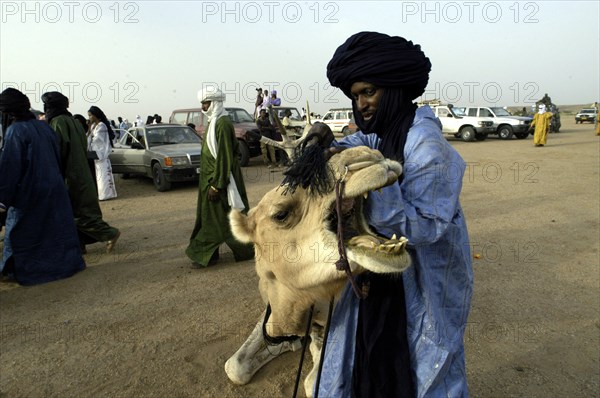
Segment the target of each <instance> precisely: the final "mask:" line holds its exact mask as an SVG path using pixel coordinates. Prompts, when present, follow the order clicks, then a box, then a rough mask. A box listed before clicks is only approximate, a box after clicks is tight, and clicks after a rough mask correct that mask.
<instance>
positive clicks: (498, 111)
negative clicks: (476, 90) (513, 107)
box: [492, 108, 512, 116]
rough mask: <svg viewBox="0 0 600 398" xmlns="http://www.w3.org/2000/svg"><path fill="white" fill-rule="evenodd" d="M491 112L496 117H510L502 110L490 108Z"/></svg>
mask: <svg viewBox="0 0 600 398" xmlns="http://www.w3.org/2000/svg"><path fill="white" fill-rule="evenodd" d="M492 111H493V112H494V113H495V114H496V116H512V115H511V114H510V113H508V112H507V111H506V109H504V108H492Z"/></svg>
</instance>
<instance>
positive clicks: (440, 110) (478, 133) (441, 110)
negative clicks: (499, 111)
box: [431, 105, 494, 141]
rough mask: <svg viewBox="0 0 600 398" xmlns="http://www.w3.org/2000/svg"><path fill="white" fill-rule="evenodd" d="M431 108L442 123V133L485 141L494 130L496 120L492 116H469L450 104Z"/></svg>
mask: <svg viewBox="0 0 600 398" xmlns="http://www.w3.org/2000/svg"><path fill="white" fill-rule="evenodd" d="M431 109H432V110H433V113H435V115H436V116H437V117H438V119H439V120H440V122H441V123H442V133H444V134H452V135H453V136H455V137H456V138H461V139H462V140H463V141H475V140H477V141H483V140H485V139H486V138H487V135H488V134H489V133H493V132H494V127H493V125H494V122H493V121H492V119H490V118H481V117H469V116H466V115H465V114H463V113H462V112H461V111H460V109H458V108H454V107H452V106H449V105H439V106H434V107H433V108H431Z"/></svg>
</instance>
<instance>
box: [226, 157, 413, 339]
mask: <svg viewBox="0 0 600 398" xmlns="http://www.w3.org/2000/svg"><path fill="white" fill-rule="evenodd" d="M327 166H328V170H329V173H328V175H329V178H330V181H329V182H330V184H329V185H330V186H331V189H329V190H327V192H321V193H319V194H315V193H314V192H311V190H310V189H309V188H307V189H305V188H303V187H301V186H300V187H297V188H296V189H295V190H293V191H292V190H286V189H285V186H280V187H278V188H275V189H273V190H271V191H270V192H268V193H267V194H265V196H264V197H263V198H262V199H261V201H260V202H259V203H258V205H257V206H256V207H254V208H253V209H252V210H250V212H248V214H247V215H244V214H242V213H240V212H239V211H236V210H233V211H232V212H231V213H230V216H229V218H230V222H231V228H232V232H233V234H234V236H235V237H236V239H238V240H240V241H242V242H247V243H249V242H252V243H254V246H255V250H256V271H257V273H258V276H259V289H260V292H261V295H262V298H263V299H264V300H265V302H269V303H270V305H271V308H272V314H271V317H270V319H269V327H270V329H269V330H270V334H271V335H275V336H278V335H279V336H281V335H294V334H296V335H300V334H303V332H304V327H305V325H306V319H307V313H308V310H309V308H310V307H311V305H313V304H314V303H316V302H319V301H321V302H322V301H328V300H329V299H331V298H332V297H335V296H336V295H338V294H339V293H340V291H341V289H342V287H343V286H344V284H345V283H346V282H347V279H346V275H345V273H344V272H343V271H338V270H337V269H336V266H335V263H336V261H337V260H338V259H339V258H340V255H339V252H338V237H337V232H338V221H339V219H338V215H337V211H336V203H337V202H339V203H340V205H341V206H340V207H341V214H343V216H342V228H341V229H342V231H343V239H342V240H343V245H344V246H345V250H346V254H347V258H348V260H349V263H350V268H351V270H352V272H353V274H357V273H360V272H363V271H365V270H369V271H372V272H377V273H398V272H402V271H403V270H404V269H405V268H406V267H408V265H409V264H410V260H409V256H408V254H407V252H406V244H407V240H406V239H405V238H403V237H400V238H396V237H395V236H394V237H382V236H378V235H377V234H376V233H375V232H374V231H373V230H372V229H371V228H369V226H368V224H367V221H366V219H365V217H364V215H363V207H364V201H365V198H366V197H367V196H368V195H369V193H370V192H371V191H374V190H377V189H379V188H382V187H384V186H387V185H390V184H393V183H395V182H396V181H397V179H398V177H399V176H400V174H401V171H402V167H401V166H400V164H399V163H397V162H395V161H392V160H389V159H385V158H384V157H383V155H382V154H381V153H380V152H379V151H376V150H373V149H370V148H367V147H356V148H350V149H346V150H344V151H341V152H339V153H336V154H334V155H333V156H332V157H331V158H330V159H329V160H328V162H327ZM341 179H343V180H344V181H345V188H344V192H343V196H342V198H341V199H340V200H339V201H338V200H336V191H335V189H334V186H335V182H336V181H337V180H341Z"/></svg>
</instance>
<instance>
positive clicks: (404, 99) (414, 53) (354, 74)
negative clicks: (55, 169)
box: [327, 32, 431, 162]
mask: <svg viewBox="0 0 600 398" xmlns="http://www.w3.org/2000/svg"><path fill="white" fill-rule="evenodd" d="M430 71H431V62H429V58H427V57H426V56H425V54H424V53H423V51H421V46H419V45H418V44H413V42H411V41H408V40H406V39H404V38H402V37H397V36H388V35H386V34H383V33H377V32H360V33H357V34H355V35H353V36H351V37H350V38H348V40H346V42H345V43H344V44H342V45H341V46H340V47H338V49H337V50H336V51H335V54H333V58H332V59H331V61H329V64H328V65H327V78H328V79H329V82H330V83H331V85H332V86H334V87H339V88H340V89H341V90H342V91H343V92H344V94H345V95H346V96H347V97H348V98H350V99H352V94H351V92H350V88H351V87H352V84H354V83H356V82H367V83H371V84H373V85H375V86H376V87H378V88H379V89H382V90H383V93H382V97H381V99H380V102H379V105H378V108H377V112H376V114H375V115H374V117H373V118H372V119H371V120H369V122H368V123H365V121H364V119H363V118H362V115H361V114H360V112H359V111H358V110H357V109H356V103H355V101H352V108H353V110H354V117H355V119H356V124H357V125H358V127H359V128H360V130H361V131H362V132H363V133H365V134H371V133H375V134H377V135H378V136H379V137H380V138H381V143H380V147H379V150H380V151H381V152H382V153H383V154H384V155H385V156H386V157H388V158H392V159H395V160H398V161H400V162H403V161H404V153H403V151H404V144H405V143H406V135H407V134H408V130H409V128H410V126H411V125H412V122H413V119H414V116H415V111H416V105H414V104H413V103H412V100H413V99H415V98H417V97H419V96H420V95H422V94H423V92H424V91H425V87H427V82H428V81H429V72H430Z"/></svg>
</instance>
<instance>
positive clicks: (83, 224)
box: [42, 91, 121, 253]
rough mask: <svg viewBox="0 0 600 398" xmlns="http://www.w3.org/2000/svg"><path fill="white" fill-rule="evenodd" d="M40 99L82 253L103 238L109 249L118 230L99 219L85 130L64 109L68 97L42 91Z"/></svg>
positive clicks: (116, 238)
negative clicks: (56, 145)
mask: <svg viewBox="0 0 600 398" xmlns="http://www.w3.org/2000/svg"><path fill="white" fill-rule="evenodd" d="M42 102H43V103H44V112H45V113H46V120H47V121H48V123H49V124H50V127H52V129H53V130H54V131H55V132H56V133H57V135H58V138H59V145H60V160H61V168H62V173H63V176H64V177H65V183H66V185H67V189H68V191H69V198H70V199H71V207H72V209H73V215H74V217H75V224H76V225H77V231H78V234H79V241H80V244H81V249H82V251H83V252H84V253H85V252H86V249H85V245H88V244H92V243H96V242H106V250H107V252H108V253H110V252H111V251H112V250H113V248H114V246H115V244H116V242H117V240H118V239H119V236H120V235H121V233H120V231H119V230H118V229H117V228H114V227H111V226H110V225H108V224H107V223H106V222H105V221H104V220H103V219H102V210H101V209H100V204H99V202H98V191H97V190H96V185H95V183H94V180H93V177H92V173H91V171H90V168H89V167H88V159H87V138H86V135H85V132H84V131H83V128H82V127H81V124H80V123H79V122H77V121H76V120H75V119H74V118H73V116H72V115H71V114H70V113H69V112H68V111H67V108H68V107H69V99H68V98H67V97H65V96H64V95H63V94H61V93H59V92H57V91H52V92H47V93H44V95H42Z"/></svg>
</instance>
